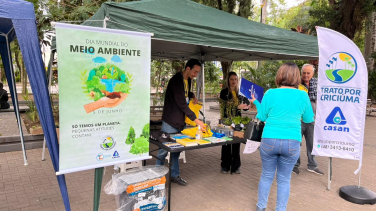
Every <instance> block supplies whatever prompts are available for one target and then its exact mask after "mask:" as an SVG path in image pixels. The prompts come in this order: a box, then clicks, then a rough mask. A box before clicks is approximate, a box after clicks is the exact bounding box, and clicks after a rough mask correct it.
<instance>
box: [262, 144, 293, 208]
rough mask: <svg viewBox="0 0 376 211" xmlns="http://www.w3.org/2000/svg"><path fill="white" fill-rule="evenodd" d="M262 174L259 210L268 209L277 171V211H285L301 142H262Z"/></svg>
mask: <svg viewBox="0 0 376 211" xmlns="http://www.w3.org/2000/svg"><path fill="white" fill-rule="evenodd" d="M260 155H261V160H262V173H261V178H260V183H259V187H258V202H257V207H258V208H261V209H262V208H266V205H267V203H268V197H269V192H270V187H271V185H272V182H273V180H274V175H275V172H276V171H277V206H276V208H275V210H276V211H284V210H286V208H287V202H288V199H289V195H290V179H291V171H292V169H293V168H294V164H295V163H296V161H297V159H298V158H299V155H300V142H299V141H297V140H289V139H270V138H263V139H262V140H261V146H260Z"/></svg>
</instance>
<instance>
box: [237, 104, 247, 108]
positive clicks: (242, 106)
mask: <svg viewBox="0 0 376 211" xmlns="http://www.w3.org/2000/svg"><path fill="white" fill-rule="evenodd" d="M238 109H248V105H247V104H244V103H242V104H240V105H238Z"/></svg>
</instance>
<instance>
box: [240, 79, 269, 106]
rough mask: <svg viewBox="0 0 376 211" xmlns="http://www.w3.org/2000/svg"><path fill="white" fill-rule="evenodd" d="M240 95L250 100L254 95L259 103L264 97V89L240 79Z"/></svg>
mask: <svg viewBox="0 0 376 211" xmlns="http://www.w3.org/2000/svg"><path fill="white" fill-rule="evenodd" d="M240 94H242V95H243V96H245V97H246V98H248V99H252V94H254V95H255V98H256V99H257V100H258V101H259V102H260V103H261V101H262V98H263V97H264V88H262V87H261V86H259V85H257V84H254V83H252V82H250V81H248V80H247V79H245V78H242V79H241V81H240Z"/></svg>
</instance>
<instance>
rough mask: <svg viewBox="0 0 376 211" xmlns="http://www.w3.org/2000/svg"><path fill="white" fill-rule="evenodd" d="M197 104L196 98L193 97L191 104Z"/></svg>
mask: <svg viewBox="0 0 376 211" xmlns="http://www.w3.org/2000/svg"><path fill="white" fill-rule="evenodd" d="M197 103H198V99H197V97H193V104H195V105H196V104H197Z"/></svg>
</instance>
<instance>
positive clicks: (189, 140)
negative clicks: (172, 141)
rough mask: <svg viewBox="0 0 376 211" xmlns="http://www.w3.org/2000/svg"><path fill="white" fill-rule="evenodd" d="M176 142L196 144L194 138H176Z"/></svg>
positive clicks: (188, 144)
mask: <svg viewBox="0 0 376 211" xmlns="http://www.w3.org/2000/svg"><path fill="white" fill-rule="evenodd" d="M176 142H178V143H179V144H181V145H183V146H186V147H189V146H197V141H196V140H195V139H189V138H182V139H177V140H176Z"/></svg>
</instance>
